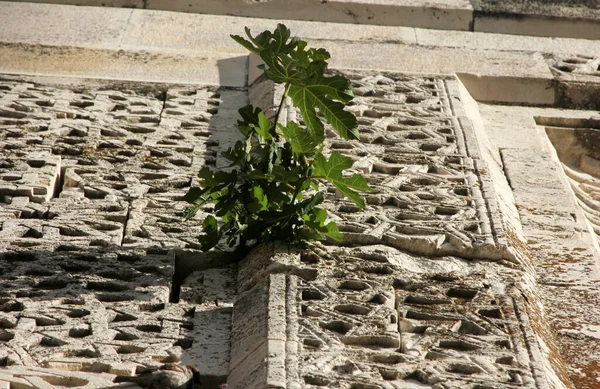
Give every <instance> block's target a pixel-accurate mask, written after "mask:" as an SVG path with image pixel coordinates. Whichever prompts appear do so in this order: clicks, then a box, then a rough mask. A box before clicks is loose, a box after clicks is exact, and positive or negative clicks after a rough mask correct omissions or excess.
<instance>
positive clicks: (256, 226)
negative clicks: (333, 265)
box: [184, 24, 370, 253]
mask: <svg viewBox="0 0 600 389" xmlns="http://www.w3.org/2000/svg"><path fill="white" fill-rule="evenodd" d="M245 30H246V35H247V37H246V38H244V37H241V36H237V35H232V36H231V37H232V38H233V39H234V40H235V41H236V42H238V43H239V44H241V45H242V46H244V47H245V48H247V49H248V50H249V51H251V52H252V53H255V54H256V55H258V56H260V58H261V59H262V60H263V62H264V64H263V65H261V66H259V68H261V69H262V70H264V74H265V77H266V78H268V79H269V80H272V81H273V82H275V83H278V84H283V85H284V93H283V96H282V98H281V102H280V104H279V108H278V110H277V111H276V114H275V117H273V118H269V117H267V116H266V115H265V113H264V112H263V111H261V110H260V109H259V108H256V107H253V106H252V105H248V106H246V107H244V108H242V109H240V110H239V114H240V119H239V120H238V122H237V128H238V130H239V131H240V132H241V133H242V135H243V137H244V140H243V141H238V142H237V143H236V144H235V146H233V147H232V148H230V149H229V150H227V151H225V152H224V153H223V154H222V156H223V157H224V158H226V159H227V160H229V161H230V162H231V166H230V168H229V169H227V170H222V171H213V170H211V169H210V168H208V167H204V168H202V169H201V170H200V172H199V178H200V181H199V182H200V187H194V188H191V189H190V191H189V192H188V193H187V194H186V196H185V197H184V200H186V201H188V202H189V203H191V205H190V206H189V207H188V209H187V210H186V213H185V217H186V218H187V219H189V218H191V217H193V216H194V215H195V214H196V213H197V212H198V211H199V210H200V209H201V208H202V207H203V206H205V205H206V204H207V203H213V204H214V216H213V215H212V214H211V215H208V216H207V217H206V218H205V219H204V221H203V223H202V228H203V233H202V234H201V235H200V236H199V237H198V239H199V241H200V245H201V249H202V250H203V251H208V250H210V249H212V248H214V247H216V248H220V249H227V247H228V248H229V249H228V250H237V251H239V252H240V253H244V252H246V251H247V250H248V249H250V248H252V247H253V246H255V245H257V244H259V243H261V242H265V241H272V240H281V241H285V242H288V243H302V242H306V241H308V240H315V239H316V240H323V239H326V238H331V239H334V240H337V241H341V240H342V235H341V233H340V231H339V230H338V227H337V225H336V224H335V222H333V221H331V220H329V219H328V215H327V211H326V210H325V209H323V208H321V207H319V205H320V204H321V203H322V202H323V201H324V198H325V195H324V193H323V190H320V188H319V182H320V181H323V180H324V181H329V182H330V183H331V184H333V185H334V186H335V187H336V188H337V190H338V191H339V192H341V193H342V194H343V195H345V196H346V197H347V198H349V199H350V200H352V201H353V202H354V203H355V204H356V205H357V206H358V207H360V208H364V206H365V204H364V201H363V200H362V198H361V195H360V193H361V192H366V191H370V188H369V186H368V184H367V181H366V180H365V178H364V177H363V176H362V175H360V174H358V173H354V174H346V173H345V170H347V169H349V168H351V167H352V164H353V161H352V159H351V158H349V157H346V156H343V155H342V154H340V153H339V152H337V151H333V152H331V153H328V152H326V151H325V150H324V140H325V123H324V121H325V122H327V123H328V124H329V125H330V126H331V127H332V128H333V129H334V130H335V131H336V132H337V134H339V136H340V137H342V138H344V139H358V123H357V120H356V117H355V116H354V115H353V114H352V113H350V112H348V111H346V110H344V107H345V104H347V103H348V102H350V101H351V100H352V99H353V97H354V96H353V93H352V86H351V83H350V81H349V80H348V79H347V78H345V77H344V76H342V75H328V74H326V70H327V60H328V59H329V58H330V54H329V53H328V52H327V51H326V50H325V49H322V48H320V49H313V48H307V43H306V42H305V41H303V40H300V39H297V38H293V37H291V34H290V30H289V29H288V28H287V27H286V26H285V25H283V24H279V25H278V26H277V28H276V29H275V30H274V31H272V32H271V31H263V32H261V33H259V34H258V35H256V36H252V34H251V31H250V30H249V29H248V28H246V29H245ZM288 96H289V97H290V98H291V101H292V102H293V105H294V106H295V107H296V108H297V109H298V110H299V112H300V113H301V115H302V119H303V123H302V122H299V123H296V122H288V123H286V124H282V123H279V116H280V114H281V111H282V109H283V107H284V104H285V101H286V98H287V97H288ZM215 216H216V217H215Z"/></svg>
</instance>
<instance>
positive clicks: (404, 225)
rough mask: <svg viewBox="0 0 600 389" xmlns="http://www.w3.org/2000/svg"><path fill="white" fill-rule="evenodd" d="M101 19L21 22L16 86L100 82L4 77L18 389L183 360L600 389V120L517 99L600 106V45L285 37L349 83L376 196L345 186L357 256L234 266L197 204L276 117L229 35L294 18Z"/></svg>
mask: <svg viewBox="0 0 600 389" xmlns="http://www.w3.org/2000/svg"><path fill="white" fill-rule="evenodd" d="M126 3H127V4H125V3H120V4H119V5H128V6H137V7H143V6H144V4H141V3H140V2H126ZM155 4H156V3H155ZM173 4H174V3H173ZM365 4H366V3H365ZM465 4H466V3H465ZM146 5H147V4H146ZM288 5H289V4H288ZM345 5H347V3H343V2H338V1H335V2H331V1H330V2H329V5H327V4H325V5H322V6H321V5H319V6H320V7H321V8H322V9H325V7H330V8H328V9H330V10H335V9H336V8H335V7H338V8H337V9H338V11H339V9H341V8H339V7H341V6H345ZM359 5H360V4H358V3H356V2H354V3H353V4H352V6H357V7H358V6H359ZM363 5H364V4H363ZM437 5H438V6H439V7H441V8H444V6H443V4H441V5H440V3H437ZM244 6H247V8H248V9H249V8H251V7H255V6H257V7H272V9H273V10H274V9H275V8H277V7H280V6H281V3H279V2H277V1H274V2H270V3H264V2H263V3H259V4H254V5H250V4H245V5H244ZM389 6H397V8H402V7H404V10H405V11H406V7H413V6H414V4H412V5H411V4H408V2H403V3H402V4H400V5H398V3H397V2H396V3H395V4H391V3H385V4H384V3H381V2H380V4H377V7H380V8H379V9H382V8H385V7H389ZM6 10H10V12H8V13H7V12H2V11H6ZM66 10H68V11H66ZM96 11H97V12H96ZM96 11H94V10H91V9H89V8H79V7H56V6H51V5H42V4H26V3H22V4H16V3H10V2H0V21H1V22H0V41H2V42H3V43H2V44H0V58H1V59H2V60H1V61H0V71H1V72H4V73H11V72H12V73H14V74H24V73H31V74H36V75H44V74H46V75H48V74H52V75H58V76H69V77H73V76H75V77H80V79H74V78H71V79H62V80H57V79H51V78H47V77H27V78H26V79H25V80H22V79H21V78H23V77H6V76H3V77H2V81H0V273H1V274H0V287H1V288H0V365H3V366H4V368H3V369H1V370H0V387H8V385H9V383H10V385H12V386H13V387H27V388H51V387H65V386H69V387H85V388H88V387H89V388H92V387H106V386H109V385H111V381H112V378H113V376H114V374H130V373H132V372H133V371H134V368H135V366H136V365H139V364H155V365H156V364H160V363H163V362H167V361H181V362H183V363H191V364H194V365H196V366H197V367H198V368H199V370H200V372H201V375H202V378H203V381H204V382H205V387H210V388H216V387H218V385H219V384H222V383H225V382H227V383H228V384H229V387H230V388H251V387H256V388H267V387H277V388H305V387H307V388H326V387H332V388H333V387H344V388H346V389H348V388H350V389H383V388H385V389H391V388H406V387H415V388H416V387H430V388H435V389H443V388H444V389H447V388H455V387H461V388H462V387H464V388H470V389H475V388H478V389H484V388H485V389H487V388H515V387H524V388H578V389H581V388H595V387H596V386H597V382H598V379H599V377H598V375H597V360H598V358H600V356H599V355H598V351H597V350H598V343H599V342H600V340H599V339H600V338H599V336H598V326H597V322H598V317H600V312H598V307H597V304H596V301H597V298H598V297H599V296H597V295H598V292H597V290H598V274H600V273H599V272H598V264H597V258H598V255H599V254H598V250H599V249H598V246H599V245H598V238H597V235H598V232H597V231H598V226H599V225H600V216H599V215H598V209H597V208H598V204H597V201H598V199H597V197H598V193H597V192H598V190H597V187H598V185H597V184H598V182H597V181H598V179H599V177H600V167H599V166H600V163H599V162H598V160H599V159H600V156H599V155H598V151H597V149H598V137H597V134H596V133H597V132H598V119H597V117H596V116H597V112H595V111H582V110H579V111H575V110H556V109H553V108H540V107H538V108H528V107H519V106H509V105H506V104H507V103H508V104H524V105H540V106H545V107H551V106H554V107H571V108H579V109H581V108H584V109H585V108H587V109H595V110H597V108H598V106H599V104H598V101H600V100H599V98H598V92H597V90H598V88H597V86H598V85H597V79H598V69H597V67H598V65H599V63H598V59H597V58H596V57H594V56H593V55H592V54H590V53H595V52H597V51H598V49H599V47H600V46H598V45H599V44H598V42H595V41H591V40H577V39H566V38H565V39H560V38H531V37H523V36H503V35H499V34H473V33H469V32H466V31H452V32H448V31H446V32H443V33H442V32H440V31H435V30H424V29H415V28H408V27H399V28H395V27H389V26H387V27H381V26H366V25H349V24H339V25H336V24H323V23H317V22H301V21H285V23H286V24H287V25H288V26H290V27H291V28H292V30H293V31H294V32H297V33H298V34H299V36H300V37H303V38H307V39H308V40H309V41H310V42H311V44H312V45H317V46H323V47H326V48H328V49H329V50H330V51H331V52H332V54H333V59H332V64H333V65H334V67H336V68H337V69H338V70H339V71H343V72H344V73H346V74H347V75H348V76H349V77H351V79H352V81H353V85H354V87H355V91H356V99H355V101H354V104H353V105H352V106H350V107H349V109H350V110H352V111H353V112H355V114H356V115H357V116H358V118H359V122H360V126H361V139H360V140H359V141H354V142H346V141H342V140H340V139H338V138H336V137H335V136H333V135H332V136H331V137H330V138H329V139H328V140H327V144H328V147H329V148H330V149H335V150H338V151H340V152H342V153H344V154H346V155H349V156H351V157H352V158H354V159H355V161H356V165H355V168H356V169H357V170H359V171H362V172H363V173H364V174H366V175H367V177H368V179H369V181H370V183H371V185H372V186H374V187H376V188H377V189H378V192H377V193H374V194H369V195H368V196H367V198H366V200H367V203H368V206H367V210H366V211H360V210H358V209H357V208H356V207H355V206H354V205H353V204H351V203H349V202H347V201H344V200H342V199H341V198H340V197H339V196H337V194H336V193H335V191H333V190H330V191H329V193H330V196H329V197H328V200H327V203H326V205H327V207H328V209H329V210H330V211H331V217H332V218H334V219H335V220H336V221H337V222H338V224H339V225H340V228H341V229H342V230H343V231H344V233H345V235H346V241H345V242H343V243H342V244H331V242H325V243H324V244H315V245H313V246H312V247H311V248H310V250H308V251H305V252H302V253H298V252H292V251H290V250H289V248H287V247H280V246H272V245H265V246H262V247H260V248H259V249H257V250H256V251H255V252H253V253H252V254H251V255H250V256H249V257H248V258H246V259H244V260H243V261H242V262H241V263H239V264H233V263H232V261H233V260H232V259H231V258H229V259H228V258H224V257H220V256H218V255H211V254H209V255H201V254H200V253H199V251H198V244H197V241H196V238H195V236H196V235H197V234H198V233H199V232H200V220H201V219H202V217H203V216H204V215H206V214H207V213H210V212H211V208H210V207H206V208H205V209H203V210H202V211H201V213H200V214H199V215H198V217H197V218H195V219H193V220H190V221H187V222H185V223H182V216H183V211H184V209H185V206H186V204H185V203H184V202H182V201H181V198H182V196H183V194H184V193H185V192H186V191H187V188H189V187H190V186H193V185H197V177H196V173H197V171H198V169H199V168H200V167H202V166H212V167H218V168H222V167H226V166H227V163H226V161H225V160H224V159H223V158H221V157H220V153H221V152H222V151H224V150H226V149H227V147H229V146H230V145H232V144H233V142H235V141H236V139H238V137H239V134H237V131H236V130H235V128H234V127H233V123H235V121H236V120H237V113H236V110H237V109H238V108H240V107H242V106H244V105H245V104H247V103H248V102H249V101H250V102H252V103H253V104H255V105H257V106H261V107H262V108H263V109H265V110H270V111H271V112H273V108H274V106H275V105H276V104H277V103H278V97H277V96H278V93H281V91H279V90H277V89H276V88H274V87H273V85H272V84H271V83H269V82H265V81H264V79H262V78H260V77H259V74H257V73H256V72H255V71H254V66H255V65H256V58H254V57H252V56H250V57H249V58H248V57H246V55H245V54H246V53H245V50H244V49H243V48H241V47H238V46H237V45H236V44H235V43H233V42H232V41H230V40H229V38H228V34H230V33H237V34H241V33H242V27H243V26H244V25H248V26H249V27H250V28H251V29H252V30H253V31H254V32H257V31H259V30H262V29H265V28H272V27H273V26H274V25H275V23H276V21H273V20H265V19H242V18H236V17H229V16H206V15H192V14H187V15H182V14H175V13H162V12H156V11H152V12H151V11H144V10H131V9H106V8H104V9H102V8H99V9H97V10H96ZM421 11H422V12H423V13H422V15H425V14H426V13H427V12H431V11H432V9H422V10H421ZM480 11H481V10H479V11H478V12H480ZM287 12H289V10H288V11H287ZM302 12H303V11H302V10H298V11H297V16H301V15H302ZM336 12H337V11H336ZM353 12H354V11H353ZM469 12H470V11H469ZM340 15H341V14H340ZM365 15H366V14H358V13H357V14H355V16H356V17H357V18H358V20H362V19H360V18H363V17H365ZM390 15H392V16H393V13H390V14H389V15H388V16H386V17H390ZM454 15H458V14H457V13H455V14H454ZM482 15H483V14H476V15H475V18H477V17H482ZM292 16H294V15H291V16H290V17H292ZM404 16H405V15H404ZM483 16H485V17H491V16H490V15H487V16H486V15H483ZM492 16H493V15H492ZM571 16H572V15H571ZM343 17H351V15H346V16H343ZM394 17H395V16H394ZM377 18H379V19H377ZM534 18H535V17H531V18H529V19H523V21H521V22H519V23H524V24H523V25H524V26H530V25H531V23H530V22H531V20H533V19H534ZM442 19H443V18H442ZM44 20H62V21H63V23H59V24H56V25H51V24H48V22H47V21H46V22H45V23H46V24H43V25H40V27H39V28H37V29H36V28H32V27H31V26H32V25H33V26H35V25H36V24H38V25H39V24H40V23H43V22H44ZM107 20H108V21H107ZM373 20H384V19H382V16H381V15H376V18H374V19H373ZM401 20H402V19H401V18H397V19H396V21H401ZM423 20H424V19H423V18H421V17H416V16H414V20H413V21H412V23H413V24H411V25H417V24H416V23H420V22H422V21H423ZM456 20H458V19H453V18H446V19H443V22H444V23H446V22H448V23H454V22H455V21H456ZM476 20H477V19H476ZM480 20H482V19H480ZM503 21H506V20H504V19H502V20H501V22H503ZM551 21H552V22H556V20H551ZM560 22H561V23H563V22H564V20H560ZM403 23H407V24H408V22H406V21H404V22H403ZM434 23H436V22H434ZM439 23H442V22H439ZM461 23H462V22H461ZM528 23H529V24H528ZM166 25H171V26H174V27H172V28H170V29H166V28H164V26H166ZM546 25H550V24H546ZM481 26H482V25H481V24H480V25H479V28H481ZM490 26H491V24H490ZM538 26H539V25H538ZM90 27H91V28H90ZM452 28H458V27H452ZM477 28H478V27H477V23H476V25H475V29H477ZM88 29H89V31H87V30H88ZM575 30H576V29H573V30H572V31H575ZM589 31H591V32H594V31H595V30H593V29H589ZM511 32H513V31H511ZM563 33H564V34H566V32H564V31H563V32H560V34H563ZM86 34H87V35H86ZM98 37H99V38H100V39H98ZM349 68H352V70H347V69H349ZM407 72H408V73H407ZM455 75H456V76H457V77H455ZM84 77H96V78H99V77H104V78H112V79H116V80H127V79H129V80H144V81H161V82H166V83H167V84H154V85H148V84H143V85H139V84H138V83H126V82H118V83H115V82H108V81H104V82H103V81H98V80H94V81H92V80H86V79H84ZM58 81H60V83H59V84H58V83H57V82H58ZM174 82H175V83H177V82H179V83H183V84H185V85H173V84H172V83H174ZM211 85H212V86H211ZM217 85H219V86H217ZM247 85H249V86H248V87H247V88H246V86H247ZM484 102H485V103H484ZM493 102H500V103H502V105H493V104H491V103H493ZM285 108H286V109H285V112H284V113H283V114H282V115H280V119H281V120H286V119H291V118H294V117H297V112H295V110H294V109H292V108H291V107H290V106H289V105H286V107H285Z"/></svg>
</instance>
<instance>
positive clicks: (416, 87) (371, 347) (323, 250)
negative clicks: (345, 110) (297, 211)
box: [296, 74, 563, 389]
mask: <svg viewBox="0 0 600 389" xmlns="http://www.w3.org/2000/svg"><path fill="white" fill-rule="evenodd" d="M351 77H352V79H353V83H354V86H355V88H356V89H355V92H356V95H357V97H356V99H355V100H354V105H353V106H351V108H350V109H352V110H353V111H354V112H355V113H356V114H357V116H358V120H359V125H360V129H359V130H360V134H361V139H360V140H359V141H352V142H345V141H342V140H340V139H337V138H336V137H335V136H333V135H332V133H330V137H329V139H328V143H329V146H330V148H331V149H335V150H338V151H340V152H341V153H344V154H346V155H348V156H350V157H352V158H353V159H355V161H356V164H355V166H354V168H355V169H358V170H361V171H362V172H364V173H366V174H365V176H366V177H367V179H368V180H369V183H370V185H371V186H372V187H373V188H374V189H376V190H377V193H375V194H368V195H367V196H366V203H367V206H366V210H365V211H360V210H359V209H358V208H357V207H355V206H354V205H352V204H351V203H349V202H348V201H346V200H341V199H339V197H338V198H330V199H328V200H327V205H326V206H327V207H328V208H329V209H330V210H331V211H332V213H331V217H332V218H335V220H336V222H337V223H338V225H339V227H340V230H341V231H343V232H344V235H345V236H344V242H343V243H341V244H338V245H333V244H330V245H326V246H319V245H316V246H314V247H313V250H312V252H309V253H307V254H305V255H303V256H302V264H301V265H300V266H299V267H300V268H301V269H298V270H296V273H297V274H299V275H304V277H302V276H301V277H302V278H303V281H302V282H300V285H299V287H300V296H299V297H300V299H301V307H300V315H299V320H298V323H299V341H300V343H301V345H302V346H301V352H300V358H299V360H300V361H301V363H300V366H301V367H300V370H301V378H302V380H301V381H303V385H305V386H307V387H311V388H319V387H323V388H325V387H331V388H334V387H339V385H340V383H343V384H342V385H345V386H346V387H349V388H369V389H376V388H379V389H383V388H386V389H387V388H405V387H415V388H416V387H431V388H436V389H438V388H439V389H441V388H458V387H465V388H511V387H524V388H542V387H547V385H548V380H549V379H548V378H547V377H546V376H545V375H544V374H545V373H544V372H543V369H544V368H542V365H541V363H540V362H539V361H541V360H543V358H542V357H540V355H541V354H540V348H541V347H547V348H549V349H552V350H554V349H553V347H554V346H553V345H552V344H544V342H543V340H542V338H541V337H539V335H537V334H536V333H535V331H541V332H543V331H545V330H546V328H547V324H546V323H545V322H544V320H543V317H542V316H541V315H540V312H539V307H537V306H535V304H528V303H526V301H527V299H528V298H529V297H525V298H524V297H523V296H531V298H533V297H532V293H533V292H531V288H530V287H529V286H527V285H530V284H531V280H532V275H531V274H529V273H528V272H529V271H531V266H530V264H529V266H521V265H523V264H522V263H520V262H519V264H518V265H516V264H515V263H514V262H509V261H507V259H508V260H513V259H511V255H510V254H508V253H507V252H506V245H507V243H506V241H505V240H506V238H505V236H504V234H505V232H504V231H502V227H501V226H502V224H500V223H499V222H498V220H499V218H498V215H497V213H498V212H499V211H498V210H497V205H496V203H495V201H496V199H495V195H494V193H493V189H492V187H491V185H490V181H491V178H490V177H489V173H488V172H487V169H486V168H485V166H486V165H485V163H484V161H483V158H482V155H481V152H480V151H479V147H478V146H477V138H476V134H475V133H473V126H472V125H470V123H468V118H467V117H465V116H459V115H464V109H463V110H461V111H460V112H458V108H457V104H460V99H458V100H457V101H454V102H453V103H452V104H450V99H451V98H456V97H457V96H453V95H450V92H449V90H450V91H451V90H452V89H451V85H450V83H451V81H450V80H447V79H443V78H422V77H410V76H402V75H394V74H384V75H381V74H378V75H368V74H351ZM455 100H456V99H455ZM469 131H470V132H469ZM332 192H333V191H332ZM331 197H335V196H331ZM523 258H524V259H527V258H526V256H523ZM515 262H516V261H515ZM308 275H311V276H310V277H308ZM529 323H535V328H536V330H533V331H532V324H529ZM536 336H537V337H538V338H537V339H538V340H537V341H532V340H533V339H535V337H536ZM538 342H539V343H540V344H542V345H541V346H540V345H538ZM555 351H556V350H554V352H555ZM549 369H552V367H549ZM561 385H563V384H561V383H558V384H557V386H558V387H560V386H561ZM301 386H302V384H301Z"/></svg>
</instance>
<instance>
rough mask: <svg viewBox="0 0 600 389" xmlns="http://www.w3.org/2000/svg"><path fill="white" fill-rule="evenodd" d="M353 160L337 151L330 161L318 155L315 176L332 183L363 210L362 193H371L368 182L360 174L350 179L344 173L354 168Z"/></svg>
mask: <svg viewBox="0 0 600 389" xmlns="http://www.w3.org/2000/svg"><path fill="white" fill-rule="evenodd" d="M352 164H353V162H352V159H351V158H349V157H345V156H343V155H342V154H340V153H339V152H337V151H334V152H333V153H331V156H330V157H329V160H327V159H325V157H324V156H323V154H320V153H319V154H317V155H316V157H315V164H314V174H315V175H316V176H322V177H324V178H325V179H327V180H328V181H329V182H331V183H332V184H333V185H335V187H336V188H337V189H338V190H339V191H340V192H342V193H343V194H344V195H345V196H346V197H348V198H349V199H350V200H352V201H353V202H354V203H355V204H356V205H357V206H358V207H360V208H361V209H363V208H364V207H365V202H364V201H363V199H362V198H361V197H360V194H359V193H358V192H357V191H360V192H369V191H371V188H369V184H368V183H367V180H365V178H364V177H363V176H361V175H360V174H353V175H352V176H350V177H344V175H343V171H344V170H345V169H349V168H351V167H352Z"/></svg>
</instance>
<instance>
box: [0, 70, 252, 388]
mask: <svg viewBox="0 0 600 389" xmlns="http://www.w3.org/2000/svg"><path fill="white" fill-rule="evenodd" d="M246 99H247V96H246V92H245V91H244V90H236V89H218V88H216V87H206V86H198V87H192V86H189V87H176V86H170V87H168V88H166V87H165V88H163V89H158V88H157V87H156V86H154V85H153V86H148V85H137V86H135V85H133V84H130V85H129V87H128V86H127V85H126V84H120V85H116V86H115V85H108V84H104V85H100V86H94V87H92V86H79V87H76V88H65V87H58V86H52V85H50V84H48V85H39V84H33V83H27V82H23V81H17V80H11V79H5V80H3V81H0V105H1V110H0V149H1V153H0V183H1V184H0V205H1V207H0V210H1V213H0V215H1V219H0V226H1V228H0V248H1V254H0V268H1V269H2V270H1V272H2V283H1V297H0V311H1V312H0V317H1V319H0V323H1V324H0V328H1V329H0V338H1V342H0V343H1V344H0V360H1V361H2V365H3V366H7V368H6V369H4V370H3V371H2V377H1V378H0V380H8V381H9V382H13V383H14V385H23V386H22V387H28V388H29V387H35V388H48V387H64V386H67V387H86V388H88V387H89V388H92V387H106V386H107V383H108V384H110V382H111V380H112V377H113V376H112V375H111V374H113V375H114V374H132V373H133V371H134V368H135V366H136V365H139V364H144V365H156V364H160V363H163V362H173V361H182V362H185V363H192V364H194V365H196V366H198V368H199V370H200V372H201V374H202V375H203V377H205V378H206V379H207V380H208V381H210V380H218V381H219V382H217V383H222V381H223V380H224V379H225V376H226V375H227V367H228V361H229V334H230V327H231V324H230V323H231V314H232V311H231V307H232V303H233V298H234V292H235V268H232V267H225V268H222V269H211V270H207V271H205V272H199V273H195V274H194V277H190V279H188V280H186V281H185V282H184V283H183V285H181V289H180V291H179V301H178V302H175V301H174V302H170V301H171V300H170V295H172V294H173V291H172V290H171V287H172V285H171V284H172V282H171V280H172V276H173V274H174V273H177V269H175V268H174V267H175V266H174V265H175V263H176V256H177V255H178V254H177V251H175V250H174V249H176V248H187V249H192V250H193V249H194V248H196V247H197V242H196V239H195V235H197V234H198V233H199V231H200V230H199V221H198V220H190V221H189V222H187V223H185V224H184V223H183V210H184V209H185V207H186V203H185V202H183V201H182V196H183V195H184V194H185V193H186V191H187V190H188V188H189V187H190V186H191V185H192V184H194V183H195V180H196V179H195V175H196V174H197V171H198V170H199V168H200V167H201V166H205V165H208V166H211V165H215V163H216V155H217V153H219V152H220V151H221V148H222V146H220V145H219V139H223V140H224V141H227V137H228V136H231V135H232V134H233V135H234V136H235V133H234V132H233V131H230V132H228V129H231V127H232V122H231V120H232V118H233V117H234V113H235V112H236V110H237V108H239V107H241V106H243V105H245V104H246ZM216 132H219V134H218V135H214V136H213V134H214V133H216ZM224 143H226V142H224ZM41 368H48V369H51V370H46V369H41ZM57 369H58V370H61V371H65V372H64V373H57ZM68 371H71V372H74V373H72V374H70V373H67V372H68ZM76 372H81V373H76ZM108 373H110V374H108ZM61 374H62V375H61ZM7 375H12V377H13V378H7ZM40 380H41V381H40ZM19 387H21V386H19Z"/></svg>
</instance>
